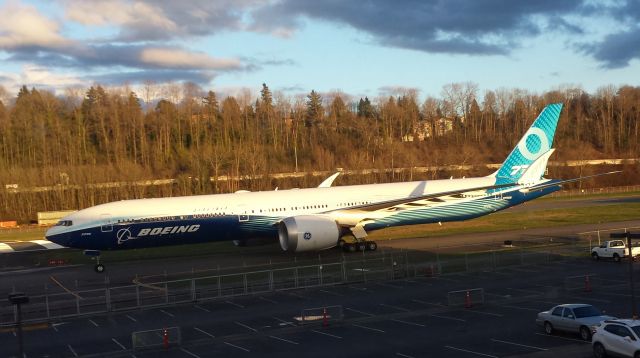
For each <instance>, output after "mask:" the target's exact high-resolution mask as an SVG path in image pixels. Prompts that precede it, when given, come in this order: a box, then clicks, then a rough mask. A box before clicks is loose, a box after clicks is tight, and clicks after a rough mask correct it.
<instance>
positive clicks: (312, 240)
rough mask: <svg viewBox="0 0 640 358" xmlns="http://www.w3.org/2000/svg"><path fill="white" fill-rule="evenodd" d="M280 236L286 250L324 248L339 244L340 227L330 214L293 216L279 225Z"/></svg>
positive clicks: (281, 245) (283, 248)
mask: <svg viewBox="0 0 640 358" xmlns="http://www.w3.org/2000/svg"><path fill="white" fill-rule="evenodd" d="M278 238H279V239H280V247H282V250H284V251H293V252H303V251H313V250H324V249H329V248H331V247H334V246H336V245H337V244H338V239H340V227H339V226H338V224H337V223H336V221H335V220H334V219H333V218H331V217H329V216H318V215H301V216H291V217H288V218H285V219H284V220H282V221H281V222H280V224H279V225H278Z"/></svg>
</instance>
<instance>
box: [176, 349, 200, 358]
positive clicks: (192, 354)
mask: <svg viewBox="0 0 640 358" xmlns="http://www.w3.org/2000/svg"><path fill="white" fill-rule="evenodd" d="M180 350H181V351H183V352H185V353H187V354H188V355H190V356H192V357H195V358H200V356H199V355H197V354H195V353H191V352H189V351H188V350H186V349H184V348H180Z"/></svg>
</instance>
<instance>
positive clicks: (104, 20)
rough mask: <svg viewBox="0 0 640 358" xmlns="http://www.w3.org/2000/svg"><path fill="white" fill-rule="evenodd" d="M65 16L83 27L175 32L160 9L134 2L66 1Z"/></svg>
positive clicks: (172, 23)
mask: <svg viewBox="0 0 640 358" xmlns="http://www.w3.org/2000/svg"><path fill="white" fill-rule="evenodd" d="M65 10H66V16H67V18H69V19H70V20H73V21H76V22H78V23H80V24H83V25H97V26H110V25H125V26H127V25H136V24H144V25H145V26H150V27H154V28H156V29H158V30H166V31H175V30H176V28H177V26H176V24H175V22H173V21H172V20H171V19H169V18H168V17H167V16H166V15H165V14H164V12H163V11H162V9H161V8H159V7H157V6H152V5H150V4H146V3H143V2H139V1H135V2H131V1H102V0H101V1H66V7H65Z"/></svg>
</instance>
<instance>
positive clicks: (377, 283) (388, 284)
mask: <svg viewBox="0 0 640 358" xmlns="http://www.w3.org/2000/svg"><path fill="white" fill-rule="evenodd" d="M376 285H378V286H382V287H390V288H404V286H398V285H392V284H390V283H381V282H376Z"/></svg>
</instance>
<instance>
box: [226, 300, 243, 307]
mask: <svg viewBox="0 0 640 358" xmlns="http://www.w3.org/2000/svg"><path fill="white" fill-rule="evenodd" d="M224 303H228V304H230V305H232V306H236V307H239V308H245V307H244V306H243V305H241V304H239V303H235V302H231V301H224Z"/></svg>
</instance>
